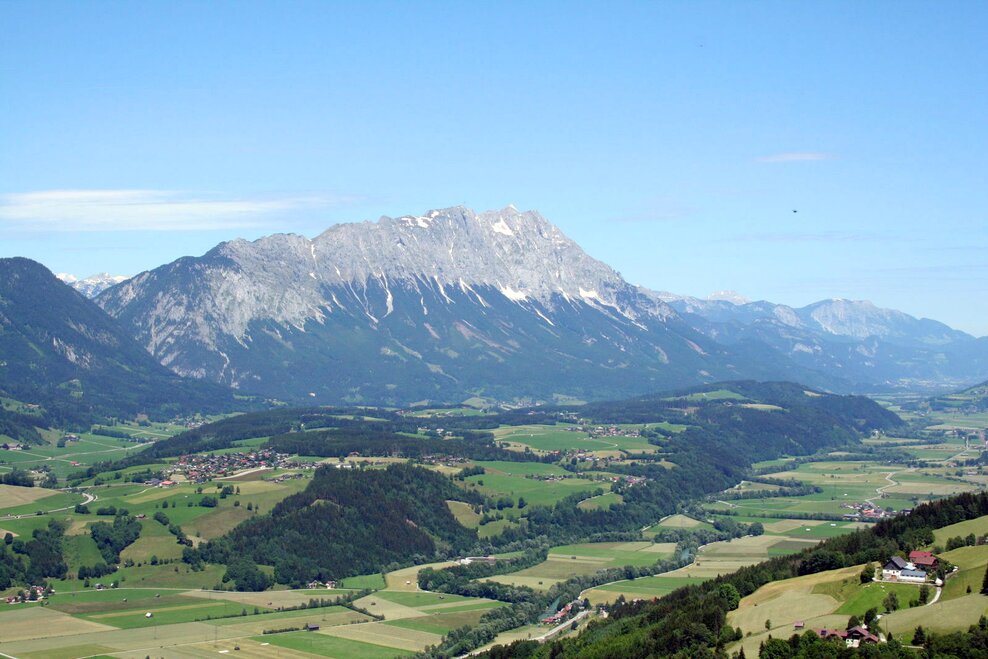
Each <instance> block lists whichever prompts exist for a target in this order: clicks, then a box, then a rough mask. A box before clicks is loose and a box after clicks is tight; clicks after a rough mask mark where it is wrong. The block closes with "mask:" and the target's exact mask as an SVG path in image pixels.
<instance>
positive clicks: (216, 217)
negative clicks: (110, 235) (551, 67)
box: [0, 190, 347, 232]
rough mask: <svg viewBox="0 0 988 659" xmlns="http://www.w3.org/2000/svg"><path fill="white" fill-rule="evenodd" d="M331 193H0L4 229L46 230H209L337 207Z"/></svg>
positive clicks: (337, 199) (0, 221) (340, 199)
mask: <svg viewBox="0 0 988 659" xmlns="http://www.w3.org/2000/svg"><path fill="white" fill-rule="evenodd" d="M345 201H347V199H345V198H343V197H334V196H328V195H315V196H296V197H275V198H270V197H269V198H230V197H221V196H218V195H207V194H197V193H190V192H178V191H170V190H43V191H38V192H19V193H10V194H3V195H0V227H4V228H10V229H21V230H33V229H37V230H44V231H62V232H72V231H209V230H214V229H229V228H241V227H254V226H260V225H261V224H263V223H264V221H265V219H267V218H269V217H270V216H271V215H273V214H278V213H286V212H289V211H293V210H301V209H306V208H318V207H327V206H334V205H338V204H340V203H343V202H345Z"/></svg>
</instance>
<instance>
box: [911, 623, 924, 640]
mask: <svg viewBox="0 0 988 659" xmlns="http://www.w3.org/2000/svg"><path fill="white" fill-rule="evenodd" d="M924 643H926V632H925V631H923V625H920V626H919V627H917V628H916V633H915V634H913V645H923V644H924Z"/></svg>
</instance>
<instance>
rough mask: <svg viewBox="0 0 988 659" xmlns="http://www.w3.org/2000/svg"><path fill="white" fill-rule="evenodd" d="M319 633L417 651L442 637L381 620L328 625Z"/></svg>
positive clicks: (434, 643)
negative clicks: (387, 623) (339, 625)
mask: <svg viewBox="0 0 988 659" xmlns="http://www.w3.org/2000/svg"><path fill="white" fill-rule="evenodd" d="M319 633H320V634H326V635H328V636H335V637H337V638H345V639H349V640H352V641H360V642H362V643H371V644H374V645H383V646H386V647H389V648H398V649H399V650H409V651H411V652H419V651H421V650H424V649H425V648H426V647H427V646H429V645H437V644H439V642H440V641H442V638H443V637H442V635H441V634H432V633H429V632H424V631H420V630H417V629H407V628H404V627H396V626H394V625H385V624H384V623H383V622H368V623H363V624H359V625H344V626H342V627H330V628H328V629H320V630H319Z"/></svg>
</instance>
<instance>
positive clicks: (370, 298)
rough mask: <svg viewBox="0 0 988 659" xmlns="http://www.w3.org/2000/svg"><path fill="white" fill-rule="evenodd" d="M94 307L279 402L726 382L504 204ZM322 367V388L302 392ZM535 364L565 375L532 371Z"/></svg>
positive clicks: (702, 348)
mask: <svg viewBox="0 0 988 659" xmlns="http://www.w3.org/2000/svg"><path fill="white" fill-rule="evenodd" d="M98 303H99V304H100V305H101V306H102V307H103V308H104V309H105V310H107V311H108V312H109V313H110V314H111V315H113V316H115V317H117V318H118V319H120V320H121V322H123V323H124V325H125V326H126V327H128V328H129V329H130V331H132V332H133V334H134V335H135V337H136V338H137V339H138V340H139V341H140V342H141V343H142V344H143V345H145V346H146V347H147V349H148V351H149V352H151V353H152V354H153V355H154V356H155V357H157V358H158V359H159V360H160V361H161V363H163V364H165V365H166V366H168V367H170V368H172V369H173V370H175V371H176V372H177V373H180V374H182V375H187V376H194V377H200V378H206V379H211V380H216V381H219V382H224V383H227V384H231V385H233V386H236V387H241V388H243V389H245V390H250V391H253V392H259V393H264V394H270V395H277V396H283V397H289V398H297V397H299V396H308V395H309V394H315V396H314V397H320V396H321V395H320V394H319V393H318V391H319V390H322V391H324V392H325V396H326V397H327V398H329V397H332V396H340V395H344V397H345V396H347V395H349V396H350V397H351V398H352V399H354V400H358V399H359V400H363V399H368V400H370V399H373V400H375V401H378V402H382V401H383V402H387V401H388V400H395V401H397V400H405V399H406V398H408V399H416V397H422V395H424V397H435V396H447V395H448V396H453V397H461V393H467V394H471V393H481V394H483V393H486V394H492V395H496V396H498V397H508V398H515V397H519V396H521V397H529V396H533V397H538V398H541V399H551V397H552V396H553V394H565V395H590V394H592V393H593V392H594V389H595V387H596V386H597V385H603V386H605V389H604V391H605V392H613V393H614V394H624V393H637V392H644V391H647V390H650V389H654V388H655V387H656V386H658V382H662V383H668V384H670V385H677V384H680V383H681V382H680V381H681V380H682V381H683V382H698V381H705V380H708V379H710V378H713V377H715V376H716V375H722V376H729V375H731V374H732V373H734V367H733V366H727V365H726V361H725V360H724V359H722V357H721V356H719V353H720V352H722V351H720V350H718V349H717V347H716V345H715V344H713V343H711V342H708V341H706V340H705V339H704V338H703V337H702V336H701V335H700V334H698V333H696V332H694V331H693V330H691V329H690V328H689V327H687V326H686V325H684V324H682V323H681V322H679V318H678V314H677V313H676V312H675V311H673V309H672V308H671V307H669V306H668V305H667V304H666V303H665V302H663V301H662V300H660V299H659V298H658V297H657V296H656V295H655V294H654V293H652V292H651V291H648V290H646V289H642V288H639V287H636V286H632V285H630V284H628V283H627V282H625V281H624V280H623V279H622V278H621V276H620V275H619V274H618V273H617V272H615V271H614V270H613V269H612V268H610V267H609V266H607V265H605V264H604V263H601V262H600V261H597V260H596V259H593V258H592V257H590V256H589V255H588V254H587V253H586V252H584V251H583V250H582V249H581V248H580V247H579V245H577V244H576V243H575V242H573V241H572V240H570V239H569V238H568V237H566V236H565V235H564V234H563V233H562V232H561V231H560V230H559V229H558V228H557V227H556V226H554V225H553V224H551V223H550V222H548V221H547V220H546V219H545V218H543V217H542V216H541V215H539V214H538V213H536V212H531V211H529V212H521V211H518V210H516V209H514V208H513V207H508V208H505V209H502V210H498V211H488V212H483V213H475V212H473V211H472V210H470V209H467V208H462V207H457V208H449V209H444V210H433V211H429V212H427V213H425V214H424V215H421V216H405V217H399V218H388V217H384V218H381V219H380V220H378V221H376V222H362V223H355V224H341V225H336V226H333V227H331V228H330V229H328V230H327V231H325V232H324V233H322V234H320V235H319V236H317V237H315V238H313V239H308V238H306V237H303V236H297V235H273V236H268V237H265V238H261V239H259V240H256V241H253V242H248V241H244V240H234V241H230V242H226V243H222V244H220V245H218V246H217V247H216V248H214V249H213V250H211V251H210V252H208V253H207V254H205V255H204V256H202V257H199V258H183V259H179V260H178V261H175V262H174V263H171V264H168V265H165V266H162V267H160V268H157V269H155V270H152V271H150V272H144V273H142V274H140V275H137V276H136V277H134V278H132V279H130V280H128V281H126V282H124V283H122V284H119V285H117V286H115V287H113V288H111V289H109V290H107V291H106V292H104V293H103V294H102V295H100V296H99V298H98ZM341 334H346V335H347V336H349V337H350V339H351V340H350V342H349V343H348V344H344V343H343V342H342V341H341V338H340V337H341ZM303 345H304V346H305V347H304V349H303V348H302V346H303ZM673 361H676V362H678V363H676V364H675V365H672V362H673ZM560 362H561V363H560ZM279 364H280V365H282V367H285V368H289V369H290V370H291V371H292V372H293V373H294V374H295V376H296V377H294V378H293V379H292V378H288V377H287V376H286V375H285V374H284V373H283V372H282V373H278V372H276V371H277V370H278V368H279V366H278V365H279ZM314 364H323V365H324V366H325V368H324V369H323V371H322V374H321V375H319V376H312V375H310V376H305V377H303V376H302V375H301V374H302V373H303V372H308V369H309V368H310V367H312V366H313V365H314ZM535 364H544V368H546V369H548V370H555V371H557V374H555V375H549V374H534V373H531V372H530V368H531V367H532V366H533V365H535ZM554 364H555V366H554ZM574 369H575V372H576V373H578V374H579V375H578V376H576V381H567V375H566V373H568V372H570V373H572V372H574ZM601 370H606V371H607V372H606V373H605V375H606V377H604V378H603V380H599V379H597V377H596V376H595V375H594V373H597V372H598V371H601ZM368 373H376V374H377V376H372V375H368ZM386 373H393V374H394V377H384V374H386ZM361 374H363V375H361ZM526 375H527V377H526ZM413 378H417V379H422V380H424V381H425V382H426V384H425V386H423V387H421V388H420V389H421V390H419V389H418V388H416V387H414V386H410V383H409V382H408V380H409V379H413ZM519 379H520V380H519ZM391 380H394V381H391ZM275 381H277V382H278V384H277V385H275V384H273V383H274V382H275ZM342 381H346V382H349V383H350V384H348V385H347V386H346V387H342V385H341V382H342ZM430 383H431V384H430ZM341 387H342V388H341ZM399 389H400V390H399ZM371 391H375V392H378V393H374V394H371V393H369V392H371ZM388 391H391V392H394V393H393V394H388V393H387V392H388ZM330 392H332V393H330ZM381 392H384V393H381ZM406 393H407V396H406ZM462 397H466V396H462Z"/></svg>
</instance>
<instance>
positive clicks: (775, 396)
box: [579, 380, 903, 432]
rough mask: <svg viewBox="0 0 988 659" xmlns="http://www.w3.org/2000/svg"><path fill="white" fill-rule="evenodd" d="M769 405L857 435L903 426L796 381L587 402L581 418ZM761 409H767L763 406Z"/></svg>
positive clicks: (870, 407)
mask: <svg viewBox="0 0 988 659" xmlns="http://www.w3.org/2000/svg"><path fill="white" fill-rule="evenodd" d="M752 405H761V406H764V405H772V406H775V407H778V408H782V409H784V410H792V409H799V410H801V412H802V413H804V414H811V415H816V416H820V417H821V418H822V416H821V415H825V416H826V417H829V418H830V419H831V421H832V422H836V423H838V424H840V425H842V426H845V427H848V428H854V429H857V430H858V431H861V432H867V431H869V430H871V429H884V428H892V427H896V426H900V425H902V423H903V422H902V419H900V418H899V417H898V416H896V415H895V414H894V413H893V412H890V411H888V410H886V409H885V408H883V407H882V406H881V405H879V404H878V403H876V402H875V401H873V400H871V399H870V398H867V397H865V396H841V395H836V394H828V393H824V392H821V391H815V390H812V389H809V388H807V387H805V386H803V385H801V384H798V383H795V382H756V381H754V380H740V381H732V382H718V383H715V384H709V385H703V386H699V387H691V388H689V389H682V390H679V391H673V392H669V393H661V394H653V395H649V396H639V397H637V398H632V399H630V400H625V401H609V402H601V403H590V404H588V405H585V406H583V407H581V408H579V409H580V411H581V414H583V415H585V416H588V417H591V418H594V419H596V420H598V421H599V422H601V423H644V422H648V421H649V420H650V419H652V418H653V417H654V416H655V410H656V408H657V407H661V408H668V409H678V410H689V411H690V413H693V414H696V415H698V416H699V417H701V418H703V417H709V416H717V415H718V414H720V413H721V412H722V411H723V409H724V408H730V407H734V406H740V407H741V408H742V409H745V408H746V406H747V409H753V408H751V407H750V406H752ZM762 409H765V408H764V407H763V408H762Z"/></svg>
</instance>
